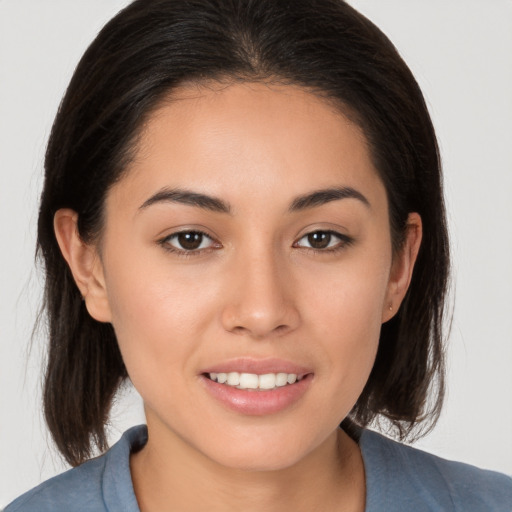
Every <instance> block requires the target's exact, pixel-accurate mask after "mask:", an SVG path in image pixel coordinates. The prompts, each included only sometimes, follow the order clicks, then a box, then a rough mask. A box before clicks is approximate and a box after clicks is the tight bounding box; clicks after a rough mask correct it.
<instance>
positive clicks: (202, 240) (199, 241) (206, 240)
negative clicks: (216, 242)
mask: <svg viewBox="0 0 512 512" xmlns="http://www.w3.org/2000/svg"><path fill="white" fill-rule="evenodd" d="M163 242H164V243H165V244H166V245H169V246H171V247H172V248H173V249H176V250H178V251H189V252H190V251H198V250H201V249H207V248H209V247H211V246H212V245H213V240H212V239H211V238H210V237H209V236H208V235H206V234H205V233H201V232H200V231H182V232H180V233H174V234H173V235H171V236H168V237H167V238H166V239H165V240H164V241H163Z"/></svg>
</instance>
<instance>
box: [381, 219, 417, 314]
mask: <svg viewBox="0 0 512 512" xmlns="http://www.w3.org/2000/svg"><path fill="white" fill-rule="evenodd" d="M421 238H422V222H421V217H420V216H419V214H418V213H410V214H409V217H408V219H407V226H406V232H405V239H404V242H403V244H402V247H401V248H400V249H399V251H398V252H397V253H396V254H395V255H394V258H393V263H392V265H391V272H390V275H389V282H388V289H387V293H386V300H385V302H384V304H383V309H382V322H383V323H384V322H387V321H388V320H390V319H391V318H393V316H395V314H396V312H397V311H398V309H399V308H400V304H401V303H402V301H403V299H404V297H405V294H406V293H407V289H408V288H409V284H410V282H411V278H412V272H413V269H414V264H415V263H416V258H417V256H418V252H419V250H420V244H421Z"/></svg>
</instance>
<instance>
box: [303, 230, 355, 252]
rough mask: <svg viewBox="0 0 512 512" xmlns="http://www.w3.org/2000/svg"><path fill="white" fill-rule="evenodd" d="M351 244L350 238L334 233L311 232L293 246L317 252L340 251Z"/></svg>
mask: <svg viewBox="0 0 512 512" xmlns="http://www.w3.org/2000/svg"><path fill="white" fill-rule="evenodd" d="M351 242H352V239H351V238H350V237H348V236H346V235H342V234H341V233H336V232H335V231H312V232H311V233H308V234H307V235H304V236H303V237H302V238H300V239H299V240H298V241H297V242H295V244H294V246H295V247H305V248H307V249H314V250H317V251H321V250H326V251H332V250H336V249H341V248H342V247H344V246H345V245H347V244H350V243H351Z"/></svg>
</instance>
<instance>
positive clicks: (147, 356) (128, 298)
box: [106, 257, 217, 381]
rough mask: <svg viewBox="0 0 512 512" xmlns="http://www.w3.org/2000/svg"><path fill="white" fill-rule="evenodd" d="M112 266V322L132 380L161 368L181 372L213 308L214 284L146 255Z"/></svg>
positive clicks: (109, 281)
mask: <svg viewBox="0 0 512 512" xmlns="http://www.w3.org/2000/svg"><path fill="white" fill-rule="evenodd" d="M110 268H111V269H112V272H111V273H109V274H108V275H106V284H107V290H108V299H109V303H110V307H111V311H112V324H113V327H114V330H115V332H116V336H117V339H118V343H119V347H120V350H121V353H122V355H123V359H124V361H125V364H126V367H127V369H128V373H129V375H130V377H131V378H132V380H134V381H135V380H137V376H138V375H139V374H140V375H142V374H145V375H155V376H156V375H158V373H159V372H161V371H162V368H163V369H165V370H166V371H168V372H169V373H170V374H173V373H174V372H176V374H177V373H178V371H180V372H181V371H182V369H183V367H184V365H186V364H187V363H188V362H192V361H191V359H190V357H189V356H190V354H193V353H194V350H195V349H196V348H197V345H198V343H199V342H200V339H201V335H200V334H201V333H202V332H204V330H205V329H206V326H207V325H209V324H210V323H211V321H212V316H213V315H214V314H215V312H214V304H215V303H216V300H217V294H216V293H215V289H214V288H213V287H211V286H209V287H207V288H206V287H205V286H204V280H202V279H193V278H192V277H191V276H190V275H188V274H187V272H183V271H182V272H179V273H177V272H172V269H170V268H169V266H165V265H161V264H159V263H158V262H156V261H148V260H147V259H145V260H143V259H141V260H140V261H139V260H137V259H136V257H132V258H130V259H129V260H128V258H126V259H124V260H123V261H118V262H111V265H110Z"/></svg>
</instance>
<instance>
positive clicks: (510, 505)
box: [5, 425, 512, 512]
mask: <svg viewBox="0 0 512 512" xmlns="http://www.w3.org/2000/svg"><path fill="white" fill-rule="evenodd" d="M146 441H147V429H146V427H145V425H140V426H138V427H133V428H131V429H130V430H128V431H127V432H125V433H124V435H123V437H122V438H121V439H120V440H119V441H118V442H117V443H116V444H115V445H114V446H113V447H112V448H111V449H110V450H109V451H108V452H107V453H105V454H104V455H102V456H101V457H98V458H96V459H93V460H90V461H88V462H86V463H84V464H82V465H81V466H78V467H76V468H73V469H71V470H69V471H67V472H65V473H63V474H61V475H58V476H56V477H54V478H51V479H50V480H48V481H46V482H44V483H42V484H41V485H39V486H38V487H36V488H34V489H32V490H31V491H29V492H27V493H26V494H23V495H22V496H20V497H19V498H18V499H16V500H15V501H14V502H12V503H11V504H10V505H9V506H8V507H7V508H6V509H5V512H140V511H139V507H138V505H137V499H136V498H135V493H134V491H133V485H132V480H131V475H130V453H131V452H132V451H134V450H138V449H140V448H141V447H142V446H143V445H144V444H145V443H146ZM359 446H360V447H361V452H362V455H363V461H364V467H365V472H366V509H365V510H366V512H397V511H407V512H409V511H413V512H427V511H428V512H433V511H436V512H437V511H442V512H451V511H460V512H512V478H509V477H508V476H505V475H502V474H500V473H495V472H492V471H484V470H481V469H477V468H475V467H473V466H469V465H467V464H461V463H459V462H450V461H447V460H444V459H441V458H439V457H436V456H434V455H431V454H428V453H425V452H422V451H420V450H417V449H415V448H411V447H409V446H405V445H401V444H399V443H396V442H394V441H391V440H390V439H387V438H385V437H383V436H381V435H379V434H377V433H375V432H372V431H369V430H363V431H362V433H361V436H360V439H359Z"/></svg>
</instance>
